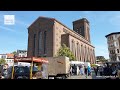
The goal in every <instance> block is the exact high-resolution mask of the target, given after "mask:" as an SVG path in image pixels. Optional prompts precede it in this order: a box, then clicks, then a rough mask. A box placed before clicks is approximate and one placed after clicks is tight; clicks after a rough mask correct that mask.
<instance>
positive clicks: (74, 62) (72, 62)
mask: <svg viewBox="0 0 120 90" xmlns="http://www.w3.org/2000/svg"><path fill="white" fill-rule="evenodd" d="M70 64H75V65H81V64H84V62H80V61H71V62H70Z"/></svg>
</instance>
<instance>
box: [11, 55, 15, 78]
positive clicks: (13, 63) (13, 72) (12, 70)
mask: <svg viewBox="0 0 120 90" xmlns="http://www.w3.org/2000/svg"><path fill="white" fill-rule="evenodd" d="M14 61H15V57H14ZM14 61H13V67H12V77H11V79H14V78H13V76H14Z"/></svg>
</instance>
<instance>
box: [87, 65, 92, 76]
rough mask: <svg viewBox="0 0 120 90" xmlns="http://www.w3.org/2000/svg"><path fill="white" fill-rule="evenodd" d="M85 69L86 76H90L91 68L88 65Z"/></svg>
mask: <svg viewBox="0 0 120 90" xmlns="http://www.w3.org/2000/svg"><path fill="white" fill-rule="evenodd" d="M87 71H88V76H90V75H91V68H90V66H88V68H87Z"/></svg>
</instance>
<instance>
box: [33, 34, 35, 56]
mask: <svg viewBox="0 0 120 90" xmlns="http://www.w3.org/2000/svg"><path fill="white" fill-rule="evenodd" d="M35 46H36V34H34V43H33V56H35V52H36V51H35Z"/></svg>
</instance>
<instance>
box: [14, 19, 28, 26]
mask: <svg viewBox="0 0 120 90" xmlns="http://www.w3.org/2000/svg"><path fill="white" fill-rule="evenodd" d="M15 23H16V24H20V25H23V26H27V27H28V26H29V24H28V23H26V22H25V21H21V20H19V19H15Z"/></svg>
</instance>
